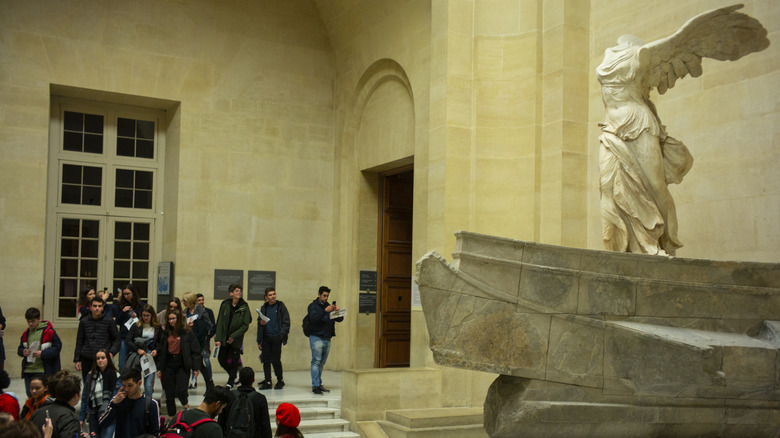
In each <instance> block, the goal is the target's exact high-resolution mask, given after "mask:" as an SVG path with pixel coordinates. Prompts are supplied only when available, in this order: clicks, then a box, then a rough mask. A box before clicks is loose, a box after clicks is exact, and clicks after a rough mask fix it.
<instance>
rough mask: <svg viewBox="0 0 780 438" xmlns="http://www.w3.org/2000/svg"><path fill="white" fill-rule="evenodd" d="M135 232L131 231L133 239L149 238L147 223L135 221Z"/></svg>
mask: <svg viewBox="0 0 780 438" xmlns="http://www.w3.org/2000/svg"><path fill="white" fill-rule="evenodd" d="M134 228H135V230H134V231H135V232H134V233H133V239H135V240H149V224H145V223H143V222H139V223H136V224H135V226H134Z"/></svg>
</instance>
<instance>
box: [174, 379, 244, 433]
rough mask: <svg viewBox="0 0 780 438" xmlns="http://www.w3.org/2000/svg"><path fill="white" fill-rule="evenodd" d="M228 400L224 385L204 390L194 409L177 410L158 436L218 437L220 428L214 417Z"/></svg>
mask: <svg viewBox="0 0 780 438" xmlns="http://www.w3.org/2000/svg"><path fill="white" fill-rule="evenodd" d="M229 402H230V391H228V389H227V388H225V387H224V386H213V387H211V388H209V389H207V390H206V394H205V395H204V396H203V402H202V403H201V404H200V405H199V406H198V407H197V408H195V409H185V410H183V411H179V413H178V414H176V416H174V417H173V418H172V419H171V421H169V422H168V428H167V431H166V432H165V433H163V434H161V435H160V438H219V437H221V436H223V434H222V428H221V427H219V424H217V422H216V421H215V420H214V417H216V416H217V415H219V414H220V413H221V412H222V409H223V408H224V407H225V406H227V404H228V403H229Z"/></svg>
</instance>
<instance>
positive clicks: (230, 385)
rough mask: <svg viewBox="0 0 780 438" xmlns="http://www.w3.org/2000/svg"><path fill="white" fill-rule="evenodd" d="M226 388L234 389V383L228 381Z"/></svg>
mask: <svg viewBox="0 0 780 438" xmlns="http://www.w3.org/2000/svg"><path fill="white" fill-rule="evenodd" d="M225 388H227V389H233V384H232V383H226V384H225Z"/></svg>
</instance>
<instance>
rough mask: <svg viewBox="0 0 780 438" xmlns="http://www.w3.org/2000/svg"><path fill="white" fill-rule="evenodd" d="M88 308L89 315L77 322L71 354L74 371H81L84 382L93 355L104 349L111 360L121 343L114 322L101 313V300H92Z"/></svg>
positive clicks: (93, 358) (93, 357) (96, 298)
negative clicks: (74, 347) (77, 328)
mask: <svg viewBox="0 0 780 438" xmlns="http://www.w3.org/2000/svg"><path fill="white" fill-rule="evenodd" d="M89 307H90V315H89V316H88V317H86V318H83V319H82V320H81V321H79V330H78V333H77V334H76V349H75V351H74V352H73V362H74V363H75V366H76V371H81V375H82V378H83V379H84V380H86V379H87V374H88V373H89V370H90V369H91V368H92V363H93V362H94V361H95V353H97V352H98V350H100V349H101V348H105V349H106V350H108V351H109V353H110V354H111V358H110V359H113V357H114V355H116V354H117V353H118V352H119V349H120V343H121V342H120V341H121V340H120V338H119V332H117V330H116V324H115V323H114V320H113V319H111V318H109V317H107V316H106V315H105V314H104V313H103V299H102V298H99V297H95V298H92V302H91V303H90V306H89Z"/></svg>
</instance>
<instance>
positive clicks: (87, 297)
mask: <svg viewBox="0 0 780 438" xmlns="http://www.w3.org/2000/svg"><path fill="white" fill-rule="evenodd" d="M92 298H95V288H94V287H85V288H84V289H82V290H81V293H80V294H79V308H78V311H77V312H76V313H77V315H76V316H78V317H79V319H81V318H83V317H85V316H89V314H90V310H89V303H91V302H92Z"/></svg>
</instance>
